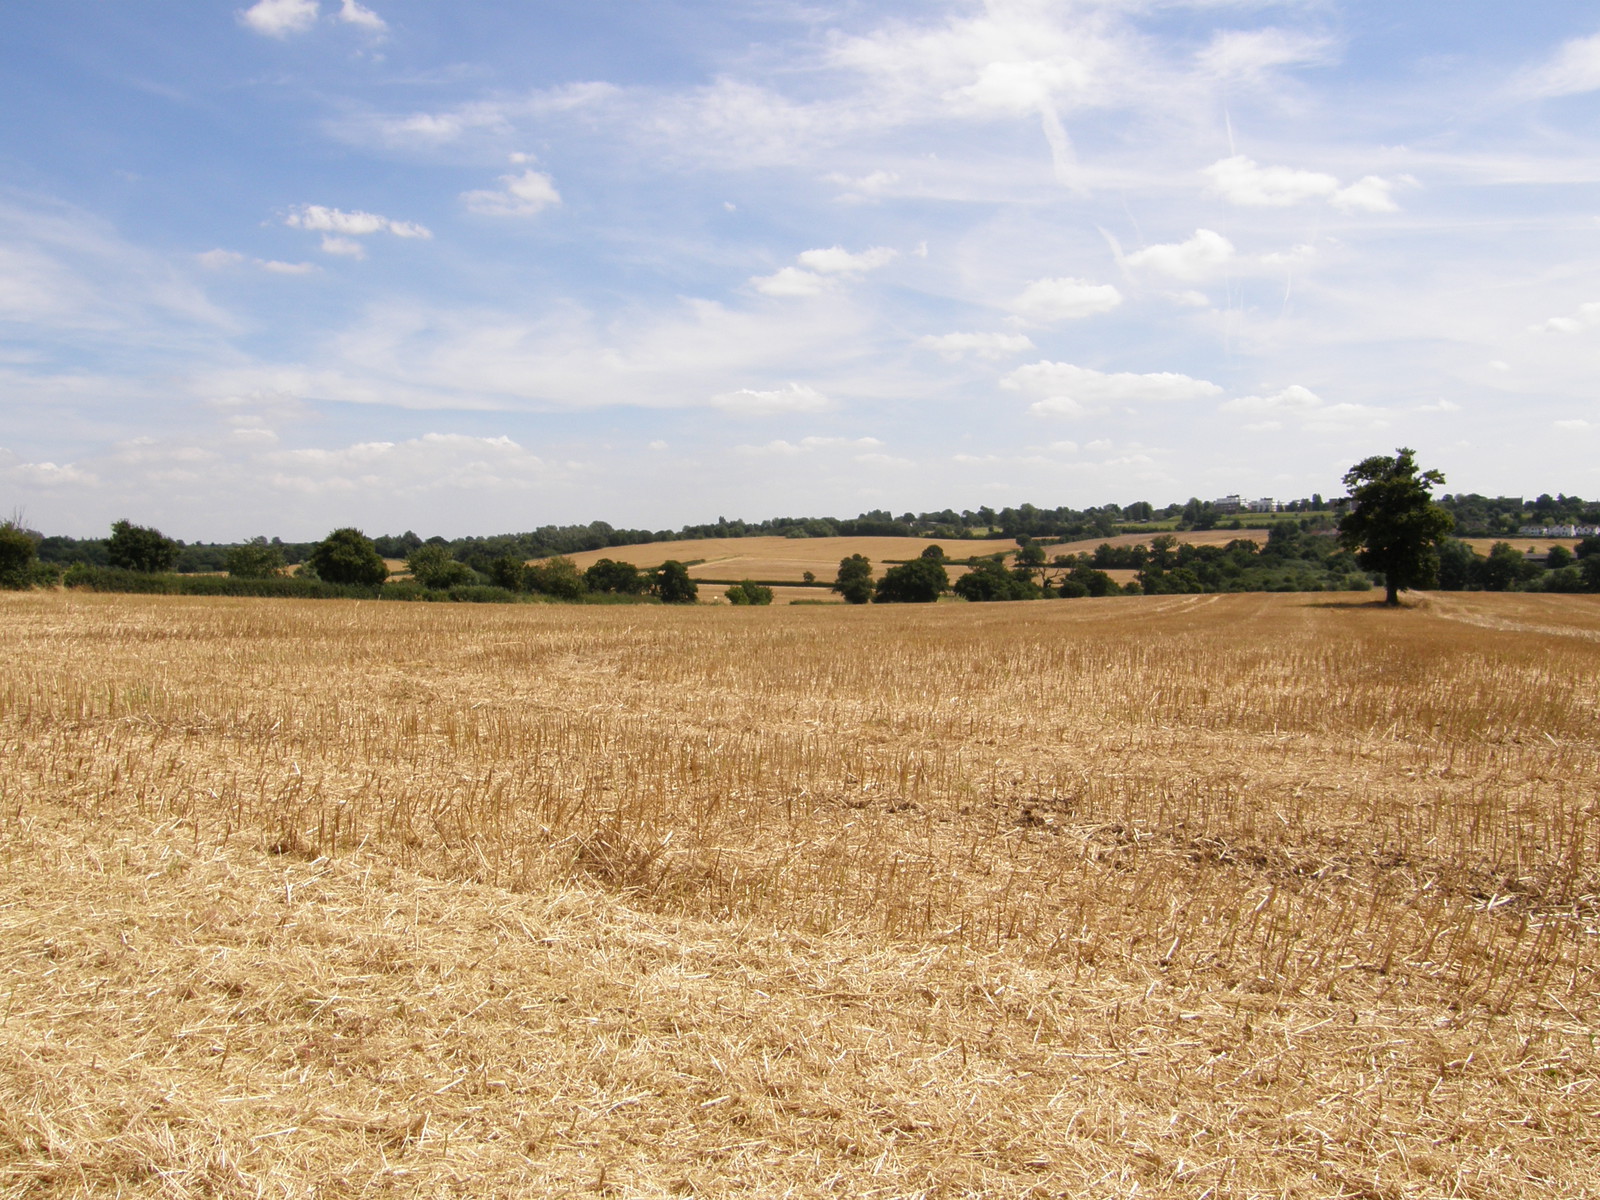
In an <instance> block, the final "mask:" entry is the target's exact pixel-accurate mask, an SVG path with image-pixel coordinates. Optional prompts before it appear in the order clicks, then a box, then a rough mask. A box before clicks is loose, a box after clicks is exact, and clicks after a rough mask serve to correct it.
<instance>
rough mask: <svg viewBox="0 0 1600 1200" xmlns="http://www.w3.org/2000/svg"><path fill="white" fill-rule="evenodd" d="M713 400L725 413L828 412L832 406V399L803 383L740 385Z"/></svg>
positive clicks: (758, 414) (748, 415)
mask: <svg viewBox="0 0 1600 1200" xmlns="http://www.w3.org/2000/svg"><path fill="white" fill-rule="evenodd" d="M711 403H712V405H713V406H714V407H716V408H720V409H723V410H724V411H725V412H732V413H738V414H739V415H740V416H746V417H770V416H776V415H777V414H779V413H814V412H826V411H827V410H828V409H830V408H832V407H833V402H832V401H830V400H829V399H828V398H827V397H826V396H824V395H823V394H822V393H821V392H819V391H817V390H816V389H815V388H811V387H807V386H806V385H805V384H803V383H788V384H785V385H784V386H783V387H781V388H774V389H772V390H770V391H756V390H755V389H753V388H740V389H739V390H738V391H736V392H723V393H721V394H720V395H717V396H713V397H711Z"/></svg>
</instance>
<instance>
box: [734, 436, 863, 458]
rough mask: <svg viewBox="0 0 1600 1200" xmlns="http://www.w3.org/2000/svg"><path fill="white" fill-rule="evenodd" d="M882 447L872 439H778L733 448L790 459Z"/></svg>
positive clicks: (752, 453) (750, 453)
mask: <svg viewBox="0 0 1600 1200" xmlns="http://www.w3.org/2000/svg"><path fill="white" fill-rule="evenodd" d="M882 445H883V443H882V442H880V441H879V440H878V439H877V438H872V437H863V438H842V437H806V438H801V439H800V440H799V441H798V442H790V441H785V440H783V439H779V440H778V441H773V442H767V443H765V444H763V445H760V446H735V447H734V450H735V451H737V452H738V453H740V454H749V455H755V456H763V457H764V456H776V457H780V458H792V457H794V456H796V455H799V454H811V453H813V452H815V451H817V450H875V449H877V448H878V447H879V446H882ZM856 458H857V461H863V460H864V456H862V455H857V456H856Z"/></svg>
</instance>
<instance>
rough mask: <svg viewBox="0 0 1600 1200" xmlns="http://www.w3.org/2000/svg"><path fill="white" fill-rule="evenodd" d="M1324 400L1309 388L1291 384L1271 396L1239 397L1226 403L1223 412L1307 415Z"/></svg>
mask: <svg viewBox="0 0 1600 1200" xmlns="http://www.w3.org/2000/svg"><path fill="white" fill-rule="evenodd" d="M1321 407H1322V398H1321V397H1320V396H1318V395H1317V394H1316V393H1315V392H1313V391H1311V390H1310V389H1309V388H1304V387H1301V386H1300V385H1299V384H1291V385H1290V386H1289V387H1286V388H1284V389H1283V390H1282V391H1281V392H1274V393H1273V394H1272V395H1270V396H1238V397H1235V398H1234V399H1232V400H1229V401H1227V402H1226V403H1224V404H1223V405H1222V406H1221V408H1222V411H1223V412H1231V413H1244V414H1246V415H1248V416H1265V415H1268V414H1272V415H1279V414H1283V413H1307V412H1311V411H1314V410H1316V409H1320V408H1321Z"/></svg>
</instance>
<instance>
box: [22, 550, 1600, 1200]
mask: <svg viewBox="0 0 1600 1200" xmlns="http://www.w3.org/2000/svg"><path fill="white" fill-rule="evenodd" d="M801 544H802V545H804V543H801ZM897 557H898V556H897ZM835 561H836V560H835ZM0 645H3V647H4V661H5V662H6V663H7V664H8V669H7V672H6V674H5V676H4V677H3V678H0V850H3V853H4V855H5V861H6V863H7V865H8V868H9V869H8V870H7V871H6V873H5V877H4V878H3V879H0V1006H3V1019H0V1053H3V1059H0V1061H3V1063H4V1067H3V1069H0V1195H4V1196H17V1197H22V1196H29V1197H34V1196H81V1195H90V1194H94V1195H100V1194H104V1195H120V1196H129V1197H144V1196H149V1197H156V1196H196V1197H198V1196H208V1197H229V1198H232V1197H240V1198H242V1197H247V1196H249V1197H255V1196H271V1195H285V1196H327V1197H333V1196H346V1195H348V1196H356V1195H407V1196H410V1195H428V1196H462V1197H484V1196H507V1197H510V1196H529V1195H560V1194H575V1195H588V1194H602V1195H618V1196H664V1195H702V1196H735V1195H738V1196H745V1195H754V1196H834V1195H862V1196H867V1195H872V1196H884V1197H898V1196H907V1197H910V1196H928V1197H934V1196H1084V1197H1091V1196H1093V1197H1104V1196H1134V1195H1139V1196H1145V1195H1161V1196H1193V1197H1201V1196H1211V1197H1223V1196H1230V1197H1231V1196H1237V1197H1245V1196H1328V1197H1353V1196H1367V1197H1380V1196H1381V1197H1396V1198H1402V1197H1413V1196H1416V1197H1423V1196H1448V1195H1463V1196H1474V1197H1506V1198H1510V1197H1525V1196H1550V1197H1569V1196H1570V1197H1579V1196H1593V1195H1595V1194H1600V1132H1597V1131H1600V1082H1597V1081H1600V1073H1597V1069H1596V1068H1597V1065H1600V1064H1597V1063H1596V1050H1595V1040H1594V1039H1595V1034H1596V1033H1597V1032H1600V1026H1597V1023H1600V1001H1597V991H1600V988H1597V983H1600V980H1597V969H1600V865H1597V854H1596V847H1597V845H1600V790H1597V786H1596V784H1595V780H1596V779H1600V691H1597V689H1596V686H1595V680H1596V679H1597V678H1600V603H1597V601H1596V599H1595V598H1594V597H1587V596H1529V595H1488V594H1472V593H1457V594H1448V595H1447V594H1434V595H1429V596H1425V597H1421V598H1418V599H1417V600H1416V602H1415V604H1414V605H1413V606H1412V607H1410V608H1408V609H1405V610H1403V611H1398V612H1391V611H1386V610H1384V609H1383V608H1382V607H1381V606H1378V605H1374V604H1371V603H1368V602H1366V601H1365V600H1363V599H1355V598H1349V599H1347V598H1343V597H1333V596H1329V595H1311V596H1304V595H1301V596H1296V595H1273V596H1260V595H1238V596H1183V597H1137V598H1119V599H1113V600H1103V601H1096V600H1080V601H1076V602H1073V603H1070V604H1069V603H1062V604H1014V605H1005V604H995V605H928V606H868V607H865V608H854V607H847V606H834V607H829V608H786V607H774V608H770V609H754V610H751V609H736V610H730V609H726V608H711V607H708V606H701V607H696V608H689V609H674V608H667V607H655V606H628V607H623V608H605V607H560V606H547V605H517V606H511V605H506V606H500V605H484V606H477V605H449V606H445V605H401V604H375V603H358V602H344V601H322V602H305V601H265V600H256V601H251V600H201V599H194V598H185V597H132V596H109V595H84V594H67V593H54V594H34V595H6V596H0Z"/></svg>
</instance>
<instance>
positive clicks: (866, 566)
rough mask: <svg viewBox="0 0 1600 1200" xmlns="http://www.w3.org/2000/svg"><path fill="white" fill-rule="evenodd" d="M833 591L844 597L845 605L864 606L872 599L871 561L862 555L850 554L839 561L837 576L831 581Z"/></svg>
mask: <svg viewBox="0 0 1600 1200" xmlns="http://www.w3.org/2000/svg"><path fill="white" fill-rule="evenodd" d="M833 590H834V591H836V592H838V593H839V594H840V595H841V596H843V597H844V599H845V603H846V604H865V603H866V602H867V601H868V600H871V599H872V561H871V560H870V559H868V558H867V556H866V555H864V554H852V555H851V556H850V557H849V558H842V559H840V560H839V576H838V578H837V579H835V580H834V581H833Z"/></svg>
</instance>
